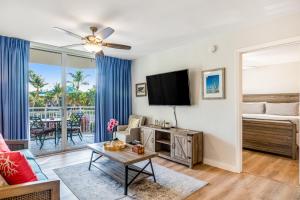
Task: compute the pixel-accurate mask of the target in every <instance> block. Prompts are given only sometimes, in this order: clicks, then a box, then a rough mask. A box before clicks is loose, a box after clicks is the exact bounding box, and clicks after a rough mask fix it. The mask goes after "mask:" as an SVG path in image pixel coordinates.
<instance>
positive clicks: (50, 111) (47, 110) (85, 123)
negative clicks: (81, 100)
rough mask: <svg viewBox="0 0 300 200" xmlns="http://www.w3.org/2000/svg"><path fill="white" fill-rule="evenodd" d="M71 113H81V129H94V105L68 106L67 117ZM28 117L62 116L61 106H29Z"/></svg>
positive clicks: (87, 130) (49, 117) (89, 130)
mask: <svg viewBox="0 0 300 200" xmlns="http://www.w3.org/2000/svg"><path fill="white" fill-rule="evenodd" d="M72 113H82V114H83V116H82V131H83V132H88V133H90V132H94V131H95V107H94V106H68V107H67V117H69V116H70V115H71V114H72ZM29 116H30V117H40V118H41V119H53V118H62V107H30V108H29Z"/></svg>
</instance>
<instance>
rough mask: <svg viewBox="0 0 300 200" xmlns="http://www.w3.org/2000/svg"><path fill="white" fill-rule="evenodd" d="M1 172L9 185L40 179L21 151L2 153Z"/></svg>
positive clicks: (0, 158)
mask: <svg viewBox="0 0 300 200" xmlns="http://www.w3.org/2000/svg"><path fill="white" fill-rule="evenodd" d="M0 174H1V175H2V176H3V178H4V179H5V181H6V182H7V183H8V184H9V185H15V184H20V183H27V182H31V181H37V180H38V179H37V176H36V175H35V173H34V172H33V170H32V168H31V166H30V165H29V163H28V161H27V160H26V158H25V156H24V155H23V154H22V153H21V152H19V151H11V152H4V153H0Z"/></svg>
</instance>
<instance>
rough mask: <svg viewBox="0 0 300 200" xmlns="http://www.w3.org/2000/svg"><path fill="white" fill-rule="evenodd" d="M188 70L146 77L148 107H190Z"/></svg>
mask: <svg viewBox="0 0 300 200" xmlns="http://www.w3.org/2000/svg"><path fill="white" fill-rule="evenodd" d="M188 72H189V71H188V70H187V69H186V70H181V71H176V72H169V73H164V74H156V75H152V76H147V77H146V79H147V89H148V100H149V105H170V106H184V105H191V102H190V89H189V75H188Z"/></svg>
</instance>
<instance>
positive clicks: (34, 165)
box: [20, 149, 48, 181]
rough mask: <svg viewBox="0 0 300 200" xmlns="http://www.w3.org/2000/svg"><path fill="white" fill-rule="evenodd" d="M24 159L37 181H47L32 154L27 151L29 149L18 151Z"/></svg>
mask: <svg viewBox="0 0 300 200" xmlns="http://www.w3.org/2000/svg"><path fill="white" fill-rule="evenodd" d="M20 152H22V153H23V154H24V156H25V157H26V159H27V161H28V162H29V164H30V166H31V168H32V170H33V171H34V173H35V174H36V176H37V178H38V180H39V181H43V180H47V179H48V178H47V176H46V175H45V174H44V173H43V171H42V170H41V168H40V166H39V165H38V164H37V162H36V160H35V157H34V156H33V155H32V153H31V152H30V151H29V149H23V150H20Z"/></svg>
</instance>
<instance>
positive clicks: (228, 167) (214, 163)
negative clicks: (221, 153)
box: [203, 158, 240, 173]
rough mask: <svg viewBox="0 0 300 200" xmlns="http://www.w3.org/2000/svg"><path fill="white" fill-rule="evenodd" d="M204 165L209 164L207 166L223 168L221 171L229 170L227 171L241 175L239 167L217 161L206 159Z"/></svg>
mask: <svg viewBox="0 0 300 200" xmlns="http://www.w3.org/2000/svg"><path fill="white" fill-rule="evenodd" d="M203 163H204V164H207V165H210V166H213V167H217V168H221V169H224V170H227V171H231V172H235V173H240V170H238V168H237V166H234V165H229V164H226V163H223V162H219V161H216V160H212V159H208V158H204V159H203Z"/></svg>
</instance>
